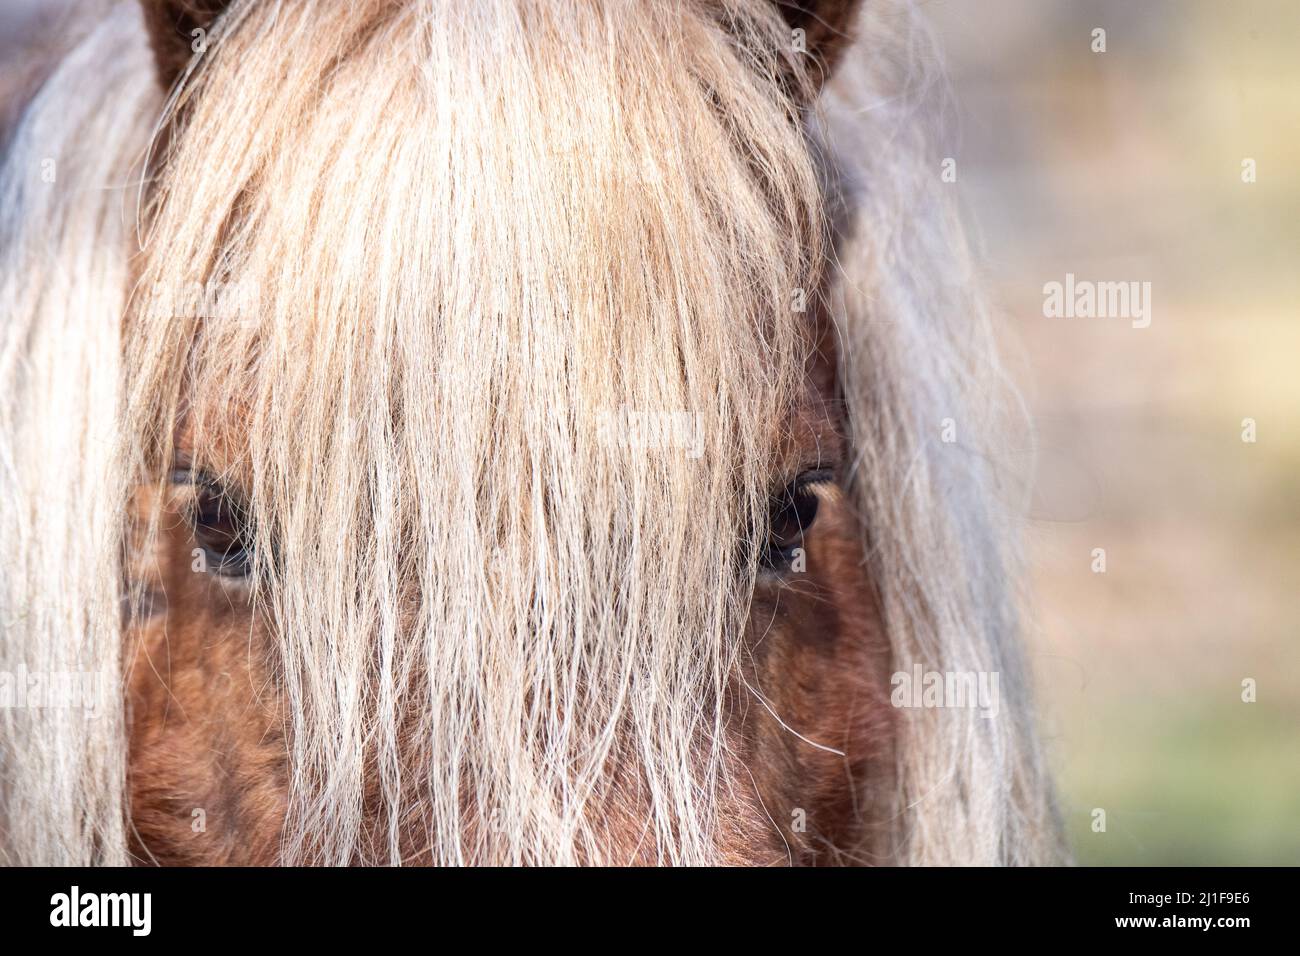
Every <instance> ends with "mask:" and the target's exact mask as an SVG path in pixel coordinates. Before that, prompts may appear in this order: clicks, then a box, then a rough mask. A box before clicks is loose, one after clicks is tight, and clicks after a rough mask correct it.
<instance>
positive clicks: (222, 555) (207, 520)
mask: <svg viewBox="0 0 1300 956" xmlns="http://www.w3.org/2000/svg"><path fill="white" fill-rule="evenodd" d="M172 481H173V482H174V483H176V484H188V485H191V486H193V488H194V490H195V495H194V501H193V503H192V505H191V507H190V509H189V520H190V526H191V528H192V530H193V534H194V543H195V544H196V545H198V546H199V547H200V548H201V549H202V550H203V552H204V555H205V556H206V558H207V563H208V569H209V570H210V571H212V572H213V573H214V574H218V575H220V576H221V577H224V578H234V579H240V578H246V577H247V576H248V574H249V571H250V568H251V565H252V548H251V541H250V538H251V530H250V527H249V525H250V522H249V518H248V514H247V512H246V510H245V509H244V508H242V507H241V506H240V505H239V504H238V503H237V502H235V501H234V500H233V499H232V498H231V496H230V495H228V494H227V493H226V492H225V490H224V489H223V488H222V487H221V485H220V484H219V483H218V482H216V481H215V480H213V479H212V478H210V477H208V476H206V475H203V474H197V473H194V472H188V471H183V470H178V471H175V472H173V473H172Z"/></svg>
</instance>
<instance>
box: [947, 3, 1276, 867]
mask: <svg viewBox="0 0 1300 956" xmlns="http://www.w3.org/2000/svg"><path fill="white" fill-rule="evenodd" d="M925 9H926V11H927V12H928V15H929V17H930V19H931V21H932V23H933V24H934V25H935V28H936V31H937V33H938V34H939V36H940V39H941V44H942V46H943V47H944V49H945V50H946V56H947V66H948V69H949V72H950V75H951V78H952V79H951V82H952V87H953V91H954V94H955V96H956V98H957V101H958V104H959V110H958V114H959V127H960V132H961V137H960V138H959V139H957V138H954V140H953V142H952V143H951V147H950V148H951V153H950V155H952V156H954V157H955V158H957V160H958V164H959V165H958V169H959V178H958V188H960V190H961V192H962V196H963V199H964V200H965V201H966V202H967V204H968V207H969V209H970V211H971V212H972V214H973V218H974V220H975V221H976V222H977V223H978V225H979V226H980V228H981V229H982V231H983V238H984V251H985V256H984V262H985V266H986V271H987V273H988V278H989V280H990V282H991V284H992V286H993V288H994V290H995V291H996V293H997V295H998V300H999V305H1000V306H1001V308H1002V314H1003V317H1004V321H1005V322H1006V324H1007V326H1008V331H1009V332H1010V333H1011V335H1012V336H1013V337H1014V339H1015V340H1016V341H1017V342H1018V343H1019V351H1018V354H1017V355H1016V356H1015V357H1014V360H1013V366H1014V370H1015V375H1016V378H1017V380H1018V382H1019V383H1020V385H1021V387H1022V388H1023V389H1024V393H1025V397H1026V400H1027V402H1028V405H1029V410H1030V413H1031V416H1032V419H1033V421H1034V424H1035V427H1036V429H1037V442H1038V482H1037V493H1036V500H1035V515H1034V517H1035V521H1034V525H1033V531H1032V536H1031V541H1030V553H1031V557H1032V564H1033V569H1034V578H1035V585H1036V591H1037V595H1036V596H1037V611H1038V630H1039V633H1038V634H1037V636H1036V639H1035V641H1034V647H1033V652H1034V659H1035V666H1036V670H1037V673H1038V678H1039V694H1040V698H1041V703H1042V705H1043V709H1044V710H1045V711H1046V713H1047V714H1048V717H1049V722H1050V726H1051V727H1052V745H1053V747H1054V748H1055V752H1056V761H1057V764H1058V766H1059V768H1060V773H1061V779H1062V790H1063V795H1062V796H1063V804H1064V809H1065V811H1066V814H1067V818H1068V821H1069V825H1070V829H1071V832H1072V835H1073V837H1074V841H1075V846H1076V851H1077V854H1078V857H1079V859H1080V860H1081V861H1082V862H1099V863H1102V862H1105V863H1109V862H1126V863H1151V864H1161V863H1175V862H1178V863H1204V864H1209V863H1240V864H1245V863H1292V864H1295V863H1300V738H1298V737H1297V732H1298V731H1300V651H1298V650H1297V638H1298V637H1300V623H1298V622H1297V600H1296V597H1297V594H1300V374H1298V372H1297V369H1296V365H1297V360H1300V322H1297V317H1298V316H1300V56H1298V55H1297V52H1296V51H1297V49H1300V4H1296V3H1293V2H1283V0H1278V2H1239V3H1226V2H1217V0H1197V2H1176V0H1154V2H1151V0H1147V2H1142V3H1133V2H1122V0H1115V2H1090V3H1078V2H1067V0H943V2H932V3H928V4H926V5H925ZM1094 27H1102V28H1104V29H1105V30H1106V31H1107V36H1106V39H1107V51H1106V52H1105V53H1094V52H1092V51H1091V49H1090V44H1091V42H1092V36H1091V32H1092V29H1093V28H1094ZM1246 157H1251V158H1254V159H1255V160H1256V164H1257V181H1256V182H1255V183H1254V184H1250V185H1247V184H1245V183H1243V182H1242V181H1241V162H1242V160H1243V159H1244V158H1246ZM1067 272H1073V273H1074V274H1075V275H1076V276H1077V277H1078V278H1080V279H1093V280H1146V281H1150V282H1151V283H1152V305H1153V308H1152V323H1151V326H1150V328H1147V329H1133V328H1131V327H1130V323H1129V322H1127V321H1125V320H1123V319H1082V318H1077V319H1048V318H1044V316H1043V314H1042V309H1043V284H1044V283H1045V282H1049V281H1063V280H1064V277H1065V274H1066V273H1067ZM1243 418H1253V419H1255V420H1256V422H1257V427H1258V441H1257V442H1256V443H1255V444H1247V443H1243V442H1242V440H1241V421H1242V419H1243ZM1029 444H1030V441H1029V438H1028V437H1026V447H1028V446H1029ZM1094 548H1105V549H1106V556H1107V571H1106V573H1105V574H1094V573H1093V572H1092V570H1091V563H1092V549H1094ZM1248 677H1250V678H1254V679H1255V680H1256V681H1257V682H1258V702H1257V703H1254V704H1246V703H1243V702H1242V701H1241V681H1242V680H1243V679H1244V678H1248ZM1097 807H1100V808H1104V809H1105V810H1106V811H1107V829H1106V832H1105V833H1094V832H1092V830H1091V828H1090V823H1091V820H1092V817H1091V815H1090V814H1091V811H1092V810H1093V808H1097Z"/></svg>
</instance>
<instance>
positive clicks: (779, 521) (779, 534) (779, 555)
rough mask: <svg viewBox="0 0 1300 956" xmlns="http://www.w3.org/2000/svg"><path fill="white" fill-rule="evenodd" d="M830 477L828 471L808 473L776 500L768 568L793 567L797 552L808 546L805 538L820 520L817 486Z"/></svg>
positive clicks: (770, 525) (765, 561)
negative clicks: (815, 486) (818, 518)
mask: <svg viewBox="0 0 1300 956" xmlns="http://www.w3.org/2000/svg"><path fill="white" fill-rule="evenodd" d="M830 477H831V476H830V472H829V471H827V470H822V469H818V470H816V471H806V472H804V473H803V474H802V475H800V476H799V477H798V478H797V479H795V480H794V481H793V482H791V483H790V484H788V485H786V487H785V488H784V489H783V490H782V491H781V493H780V494H779V495H777V496H776V497H775V498H773V499H772V506H771V513H770V515H769V518H768V539H767V550H766V552H765V553H764V557H763V566H764V567H767V568H771V569H773V570H777V571H782V570H786V569H788V568H789V567H790V563H791V561H792V560H793V559H794V557H795V554H794V552H795V550H796V549H798V548H802V547H803V546H804V535H805V534H807V532H808V529H809V528H811V527H812V524H813V522H814V521H815V520H816V519H817V493H816V492H815V491H813V486H814V485H816V484H818V483H820V482H825V481H829V480H830Z"/></svg>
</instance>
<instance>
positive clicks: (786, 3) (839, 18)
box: [775, 0, 862, 89]
mask: <svg viewBox="0 0 1300 956" xmlns="http://www.w3.org/2000/svg"><path fill="white" fill-rule="evenodd" d="M775 3H776V6H777V8H778V9H779V10H780V11H781V15H782V16H783V17H785V22H786V23H788V24H789V25H790V31H791V42H792V43H794V44H796V46H795V49H796V50H797V51H799V52H800V53H801V54H803V55H807V56H810V57H812V58H814V59H815V60H816V61H817V64H818V67H819V68H814V69H812V70H810V71H809V76H810V78H811V79H812V80H813V82H815V83H816V84H817V85H818V88H819V89H820V87H821V85H822V84H824V83H825V82H826V81H827V80H828V79H830V76H831V74H832V73H833V72H834V71H835V67H836V65H837V64H838V63H839V59H840V55H841V54H842V53H843V52H844V51H845V50H846V49H848V48H849V46H850V44H852V43H853V27H854V23H855V21H856V19H857V15H858V9H859V8H860V7H861V6H862V0H775Z"/></svg>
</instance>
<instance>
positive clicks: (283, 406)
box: [128, 0, 823, 862]
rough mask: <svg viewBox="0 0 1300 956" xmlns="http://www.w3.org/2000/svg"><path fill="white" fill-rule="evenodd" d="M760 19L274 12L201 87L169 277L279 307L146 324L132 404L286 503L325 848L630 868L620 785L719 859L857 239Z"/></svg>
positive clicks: (297, 681)
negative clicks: (758, 654) (763, 590)
mask: <svg viewBox="0 0 1300 956" xmlns="http://www.w3.org/2000/svg"><path fill="white" fill-rule="evenodd" d="M728 21H729V22H727V23H725V24H724V23H722V22H720V21H719V20H718V19H717V18H716V14H715V15H710V14H709V13H708V12H707V11H706V9H705V8H704V7H703V6H702V5H698V4H693V3H667V4H632V3H629V4H611V5H606V6H602V7H595V8H593V7H591V6H590V5H587V4H578V3H568V2H555V0H547V2H538V3H525V4H519V3H513V2H510V3H506V2H485V3H481V4H475V5H474V8H473V14H472V15H466V11H464V10H461V9H460V8H459V7H457V8H456V10H455V13H454V14H453V12H452V9H451V5H444V4H427V5H426V4H406V5H401V6H400V7H397V6H394V5H392V4H387V3H355V4H339V5H331V6H330V7H329V9H328V12H325V10H324V9H323V8H321V7H313V8H312V9H311V10H310V12H308V11H307V10H305V9H304V8H302V7H298V6H295V5H293V4H287V3H286V4H278V3H265V4H259V5H257V6H256V8H251V7H250V8H247V9H245V8H241V7H238V6H237V7H236V9H235V11H234V12H233V13H232V14H231V16H230V18H229V21H228V23H227V27H226V30H225V31H224V33H222V32H220V31H219V32H218V35H217V38H216V41H215V45H214V46H213V47H212V49H211V50H210V51H209V57H210V59H209V60H208V61H207V62H206V63H205V64H204V65H203V67H202V68H201V70H200V71H199V73H198V74H197V75H196V76H195V77H194V78H192V89H190V90H189V91H188V92H187V94H186V98H185V99H184V101H183V103H182V104H181V105H180V106H179V107H178V116H177V118H176V122H177V124H178V130H179V132H178V133H177V135H176V136H175V138H174V140H173V143H172V147H171V152H170V153H169V154H167V155H166V156H165V157H164V158H163V160H162V169H163V172H162V178H161V181H160V184H159V187H158V189H159V192H158V210H159V211H158V214H157V218H156V220H155V222H154V224H153V229H152V232H151V234H150V237H149V242H148V245H147V250H148V255H149V259H150V264H149V268H148V270H147V271H146V273H145V276H144V278H143V280H142V282H141V285H140V290H149V289H158V288H162V289H175V288H178V287H187V286H189V285H191V284H193V283H196V282H198V283H202V284H205V286H207V287H211V286H213V285H234V286H237V287H239V288H242V289H245V290H250V289H251V290H252V291H253V293H254V294H253V296H252V298H251V299H249V298H244V299H240V300H237V304H236V307H235V308H234V309H230V310H223V309H222V308H214V309H209V310H204V311H207V312H213V313H216V314H211V315H205V316H203V317H197V316H196V317H188V316H182V317H177V316H174V315H170V314H166V313H165V312H161V313H160V312H153V311H150V310H149V309H147V308H141V309H140V310H139V314H138V316H137V318H136V320H135V322H134V329H133V333H132V335H131V337H130V340H129V354H130V357H131V359H132V362H133V364H132V366H131V374H132V376H133V382H134V387H133V396H134V398H133V406H132V407H131V408H130V409H129V410H128V413H129V415H130V416H131V420H132V421H133V422H134V425H135V428H136V430H137V433H138V434H141V435H144V434H146V433H148V431H149V430H150V429H151V428H154V427H155V423H156V422H157V421H159V420H162V421H175V420H177V419H178V418H179V411H180V409H182V408H184V410H185V414H186V419H187V421H189V422H190V423H191V425H192V426H193V427H192V432H193V435H194V446H195V447H194V448H193V449H192V453H193V455H194V458H195V459H196V461H199V462H202V463H204V464H205V465H206V466H207V467H209V468H214V469H217V470H218V471H221V472H223V473H228V476H229V478H230V480H231V482H232V483H238V484H239V485H241V486H242V487H243V488H244V491H245V494H246V495H247V498H248V501H249V504H250V506H251V512H252V513H253V514H254V515H255V516H256V521H257V549H256V551H257V554H258V555H259V556H260V558H259V564H260V567H259V569H258V570H259V572H260V579H259V580H260V584H259V590H258V600H259V602H260V606H261V608H262V610H263V612H264V613H265V615H266V616H267V617H268V618H269V619H270V620H271V621H272V623H273V625H274V628H273V629H274V631H275V633H276V634H278V636H279V644H280V648H281V655H280V656H281V659H282V665H283V679H284V686H285V688H286V696H287V700H288V704H289V708H290V719H291V740H292V769H293V798H294V799H293V811H292V813H291V818H290V822H289V826H288V830H287V833H286V854H287V856H288V858H290V859H295V858H313V859H320V860H324V861H333V862H345V861H350V860H356V859H376V858H378V859H386V860H388V859H391V860H394V861H396V860H397V859H400V858H401V856H402V854H403V852H404V848H405V852H409V848H410V847H411V846H413V845H417V844H423V845H428V846H430V847H431V848H432V850H431V853H432V855H433V858H434V859H435V860H440V861H465V860H475V861H480V862H482V861H494V862H520V861H532V862H574V861H578V860H586V861H594V860H599V859H601V858H602V853H606V851H605V850H604V849H602V846H601V844H600V841H599V834H597V833H595V832H594V831H593V826H592V821H593V820H594V819H597V818H599V817H600V816H601V815H602V814H607V813H609V812H611V808H610V807H609V805H608V801H610V800H612V799H614V797H613V795H612V793H611V781H612V779H613V778H614V777H615V776H616V775H620V774H621V775H627V774H631V775H632V776H633V777H634V778H635V779H636V781H637V786H636V788H635V789H636V790H637V793H638V794H639V796H638V798H637V799H639V800H641V801H642V802H643V803H644V807H643V808H642V809H643V810H644V819H645V820H646V821H647V822H646V832H645V834H644V835H643V843H644V846H643V848H642V849H643V851H644V849H645V847H649V848H650V849H649V857H648V858H652V859H656V858H657V859H661V860H664V861H669V862H703V861H707V860H709V859H710V858H711V856H710V854H711V853H712V843H713V841H712V835H711V833H712V827H713V825H714V822H715V821H714V818H713V815H714V811H715V806H714V794H715V788H716V785H717V777H718V768H719V766H720V762H721V761H722V760H723V759H724V758H725V753H724V752H723V750H724V742H725V735H724V734H723V733H722V725H723V720H724V713H723V707H724V703H723V702H724V698H725V689H726V685H727V680H728V675H729V674H730V672H731V668H732V663H733V657H734V655H735V653H736V652H737V642H738V640H739V633H740V630H741V628H742V626H743V621H744V615H745V609H746V600H747V595H748V593H749V590H750V589H751V587H752V580H753V574H754V567H753V553H752V550H748V549H745V548H743V547H740V546H739V542H740V539H741V536H742V534H743V533H744V532H745V530H746V529H754V528H757V527H759V524H760V523H761V521H762V520H763V519H764V517H765V514H766V501H767V495H768V486H769V483H770V481H771V479H772V474H771V472H772V468H773V460H774V448H775V447H776V445H777V443H778V442H779V439H780V437H781V436H780V435H779V433H778V432H777V430H776V428H775V427H774V423H778V422H780V421H781V420H782V417H783V413H784V412H785V410H786V409H787V408H788V406H789V402H790V400H791V396H792V395H793V394H794V389H795V388H796V387H797V384H798V382H799V379H800V375H801V373H802V369H803V355H804V354H805V344H806V343H805V340H804V338H803V331H802V329H801V319H802V316H801V315H800V314H799V313H798V312H795V311H793V310H792V308H791V302H792V297H793V295H794V292H795V290H796V289H798V288H803V289H804V290H805V293H806V294H807V295H808V296H809V297H811V296H812V295H813V293H814V290H813V289H811V288H808V287H809V286H811V285H815V283H816V281H817V279H816V263H817V261H818V258H819V249H818V247H817V240H818V237H819V236H820V235H821V231H822V228H823V226H822V223H821V216H822V209H821V197H820V193H819V189H818V185H817V175H816V171H815V170H814V168H813V162H812V159H811V157H810V155H809V150H808V146H807V143H806V141H805V139H804V135H803V133H802V132H801V130H800V126H799V123H798V117H797V111H796V108H795V104H794V103H792V102H791V101H790V100H789V99H788V98H787V96H788V94H787V90H788V89H789V84H788V83H784V82H782V81H781V80H780V79H779V78H780V76H782V75H787V71H788V69H790V68H791V64H789V63H787V62H786V61H784V60H783V59H782V57H781V54H780V53H779V50H780V49H781V43H782V41H783V40H784V39H785V37H784V34H783V32H782V29H781V27H780V24H779V20H778V18H777V17H776V15H775V13H774V12H773V11H772V10H770V9H769V8H768V6H767V5H766V4H754V5H750V4H736V5H734V8H733V9H731V10H730V11H729V17H728ZM254 304H255V305H254ZM224 312H228V313H230V314H223V313H224ZM181 383H184V387H185V392H184V394H182V392H181ZM165 444H166V436H164V445H165ZM692 446H696V447H692ZM341 542H346V546H341ZM412 731H414V733H415V740H416V741H417V745H416V746H414V747H412V746H411V733H412ZM702 754H703V756H701V755H702ZM376 811H377V813H378V817H379V819H380V820H382V832H380V833H378V834H376V833H373V832H363V820H364V819H366V818H367V817H368V816H371V815H373V814H374V813H375V812H376ZM487 821H490V823H491V825H487ZM466 832H469V833H472V834H477V835H478V836H477V837H475V838H471V839H470V840H468V841H467V840H466V839H465V837H464V834H465V833H466ZM426 841H427V843H426ZM610 852H612V851H610Z"/></svg>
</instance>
